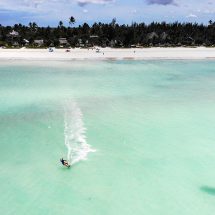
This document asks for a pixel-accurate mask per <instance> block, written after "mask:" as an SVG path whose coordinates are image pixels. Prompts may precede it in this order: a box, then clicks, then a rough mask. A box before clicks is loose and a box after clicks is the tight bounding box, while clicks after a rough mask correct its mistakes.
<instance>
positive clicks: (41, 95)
mask: <svg viewBox="0 0 215 215" xmlns="http://www.w3.org/2000/svg"><path fill="white" fill-rule="evenodd" d="M68 100H69V101H72V102H75V103H76V104H77V105H78V108H79V109H80V110H81V113H82V120H83V126H84V128H86V129H87V130H86V131H85V132H86V133H85V136H86V139H84V140H85V141H86V143H87V144H89V146H91V148H92V149H95V150H96V152H92V153H89V154H88V155H87V160H85V161H80V162H78V163H76V164H74V165H73V166H72V168H71V169H66V168H64V167H63V166H62V165H61V164H60V163H59V159H60V158H61V157H65V158H66V156H67V147H66V146H65V124H64V123H65V105H66V104H67V107H68V103H66V102H67V101H68ZM214 101H215V62H213V61H103V62H102V61H100V62H85V61H75V62H45V61H43V62H37V61H34V62H27V63H26V62H22V61H19V62H18V61H17V62H16V61H8V62H1V63H0V104H1V105H0V191H1V193H0V208H1V209H0V211H1V214H4V215H7V214H16V215H25V214H28V215H29V214H32V215H38V214H41V215H42V214H44V215H48V214H50V215H55V214H56V215H59V214H63V215H67V214H78V215H89V214H93V215H97V214H98V215H101V214H102V215H119V214H123V215H130V214H134V215H139V214H145V215H162V214H165V215H174V214H175V215H176V214H177V215H178V214H183V215H202V214H204V215H211V214H212V213H213V211H215V204H214V201H215V171H214V166H215V165H214V164H215V132H214V130H215V114H214V113H215V103H214ZM67 110H68V109H67ZM71 111H72V109H71ZM83 138H85V137H83Z"/></svg>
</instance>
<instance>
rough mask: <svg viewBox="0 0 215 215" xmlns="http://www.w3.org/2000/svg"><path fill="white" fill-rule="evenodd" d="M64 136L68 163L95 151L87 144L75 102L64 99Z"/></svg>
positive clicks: (82, 123) (80, 112) (75, 161)
mask: <svg viewBox="0 0 215 215" xmlns="http://www.w3.org/2000/svg"><path fill="white" fill-rule="evenodd" d="M64 136H65V145H66V147H67V149H68V154H67V160H68V162H69V164H70V165H72V164H74V163H77V162H79V161H81V160H86V159H87V155H88V153H89V152H94V151H95V150H94V149H92V148H91V146H90V145H89V144H87V140H86V127H85V125H84V122H83V114H82V111H81V109H80V107H79V106H78V104H77V102H75V101H72V100H70V101H66V102H65V105H64Z"/></svg>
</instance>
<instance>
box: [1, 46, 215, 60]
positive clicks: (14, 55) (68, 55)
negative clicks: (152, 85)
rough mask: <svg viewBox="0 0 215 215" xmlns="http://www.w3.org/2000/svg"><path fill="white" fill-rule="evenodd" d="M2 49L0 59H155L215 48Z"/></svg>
mask: <svg viewBox="0 0 215 215" xmlns="http://www.w3.org/2000/svg"><path fill="white" fill-rule="evenodd" d="M99 49H100V51H99V52H96V50H95V49H93V50H92V49H89V50H88V49H79V48H75V49H71V50H70V52H66V49H55V50H54V52H48V50H47V49H0V60H85V59H87V60H115V59H116V60H153V59H191V60H200V59H211V60H215V48H205V47H198V48H182V47H180V48H142V49H134V48H131V49H112V48H99Z"/></svg>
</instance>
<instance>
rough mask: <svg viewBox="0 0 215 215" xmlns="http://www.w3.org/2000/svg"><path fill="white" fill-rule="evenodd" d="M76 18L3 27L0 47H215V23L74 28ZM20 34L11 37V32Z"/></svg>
mask: <svg viewBox="0 0 215 215" xmlns="http://www.w3.org/2000/svg"><path fill="white" fill-rule="evenodd" d="M75 21H76V20H75V18H74V17H73V16H71V17H70V18H69V26H68V27H65V26H64V24H63V22H62V21H59V24H58V26H57V27H49V26H48V27H40V26H38V25H37V24H36V23H35V22H30V23H29V25H28V26H25V25H22V24H15V25H14V26H0V45H2V46H3V45H4V46H8V47H11V46H12V45H13V44H14V42H16V44H18V46H22V45H24V44H23V39H25V40H28V41H29V44H28V46H30V47H32V46H34V41H35V40H44V44H43V45H44V46H49V45H50V44H53V45H54V46H59V45H60V44H59V38H66V39H67V41H68V44H67V45H69V46H80V45H82V47H83V46H92V45H98V46H112V47H121V46H123V47H131V46H182V45H184V46H200V45H204V46H214V45H215V36H214V35H215V22H213V21H212V20H210V21H209V23H208V25H203V24H198V23H179V22H174V23H166V22H161V23H158V22H152V23H150V24H148V25H147V24H145V23H135V22H134V23H132V24H131V25H125V24H123V25H119V24H118V23H117V22H116V19H113V20H112V21H111V22H110V23H101V22H98V23H97V22H96V23H94V24H93V25H92V26H89V25H88V24H87V23H84V24H82V25H79V26H78V27H74V26H73V24H74V23H75ZM11 31H16V32H18V33H19V36H17V37H15V36H14V37H12V39H11V37H10V35H9V34H10V32H11Z"/></svg>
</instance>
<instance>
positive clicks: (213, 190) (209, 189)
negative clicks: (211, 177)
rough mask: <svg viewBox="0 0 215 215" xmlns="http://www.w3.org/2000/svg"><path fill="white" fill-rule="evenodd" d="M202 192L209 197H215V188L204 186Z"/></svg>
mask: <svg viewBox="0 0 215 215" xmlns="http://www.w3.org/2000/svg"><path fill="white" fill-rule="evenodd" d="M200 190H201V191H203V192H205V193H207V194H209V195H213V196H215V187H209V186H202V187H200Z"/></svg>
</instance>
